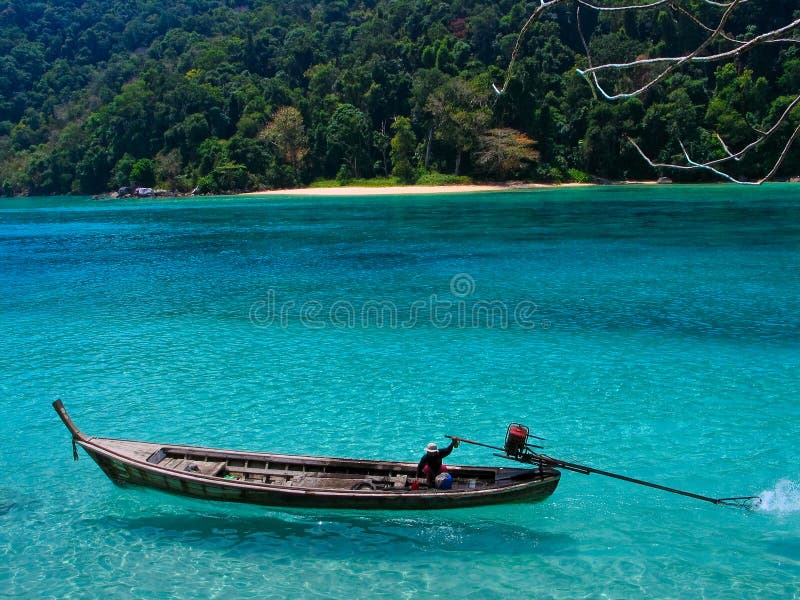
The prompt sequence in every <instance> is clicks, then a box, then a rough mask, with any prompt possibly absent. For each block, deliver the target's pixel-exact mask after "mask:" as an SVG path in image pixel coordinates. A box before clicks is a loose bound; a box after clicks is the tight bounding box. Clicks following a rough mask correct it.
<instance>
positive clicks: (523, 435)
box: [503, 423, 530, 457]
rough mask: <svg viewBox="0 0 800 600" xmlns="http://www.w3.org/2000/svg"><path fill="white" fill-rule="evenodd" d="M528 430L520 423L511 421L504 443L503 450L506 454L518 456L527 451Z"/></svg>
mask: <svg viewBox="0 0 800 600" xmlns="http://www.w3.org/2000/svg"><path fill="white" fill-rule="evenodd" d="M529 434H530V430H529V429H528V428H527V427H526V426H525V425H521V424H520V423H511V425H509V426H508V431H507V432H506V443H505V446H504V448H503V449H504V450H505V451H506V454H508V455H509V456H513V457H520V456H522V455H523V454H526V452H527V448H526V446H527V444H528V435H529Z"/></svg>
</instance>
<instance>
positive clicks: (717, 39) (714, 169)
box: [493, 0, 800, 184]
mask: <svg viewBox="0 0 800 600" xmlns="http://www.w3.org/2000/svg"><path fill="white" fill-rule="evenodd" d="M563 2H564V0H539V5H538V6H537V7H536V9H535V10H534V11H533V13H532V14H531V15H530V17H529V18H528V20H527V21H526V22H525V24H524V26H523V28H522V29H521V30H520V33H519V35H518V37H517V40H516V44H515V45H514V50H513V52H512V54H511V59H510V62H509V66H508V68H507V71H506V79H505V82H504V83H503V87H502V88H500V89H498V88H497V86H494V85H493V87H494V90H495V92H496V93H498V94H502V93H503V92H504V91H505V89H506V86H507V85H508V83H509V81H510V80H511V77H512V70H513V68H514V65H515V62H516V60H517V58H518V55H519V52H520V48H521V47H522V43H523V41H524V38H525V35H526V34H527V33H528V31H529V30H530V28H531V26H532V25H533V23H534V22H536V21H537V20H538V19H539V18H540V17H541V16H542V15H543V14H544V13H545V12H546V11H547V10H549V9H552V8H553V7H555V6H556V5H558V4H561V3H563ZM699 2H700V3H702V4H705V5H707V6H709V7H713V8H715V9H718V10H719V11H721V14H720V15H719V17H718V18H717V20H716V23H715V24H714V25H713V26H709V25H707V24H705V23H703V22H702V21H701V19H700V17H699V16H697V15H696V14H693V13H692V11H691V10H689V9H688V8H686V7H685V6H684V5H682V3H680V0H652V1H650V2H645V3H643V4H636V3H635V0H623V2H622V3H616V4H614V5H601V4H596V3H594V2H589V1H588V0H576V3H575V11H576V17H577V29H578V34H579V36H580V39H581V43H582V44H583V46H584V48H585V51H586V56H587V60H588V64H589V66H588V67H587V68H585V69H576V71H577V72H578V73H579V74H580V75H582V76H583V77H584V78H586V80H587V81H588V82H589V83H590V85H591V88H592V91H593V93H594V92H597V93H599V94H600V95H601V96H602V97H603V98H604V99H606V100H609V101H617V100H625V99H628V98H634V97H638V96H641V95H643V94H644V93H645V92H647V91H648V90H650V89H651V88H653V87H654V86H656V85H657V84H659V83H660V82H663V81H664V80H665V79H666V78H667V77H668V76H669V75H671V74H673V73H674V72H676V71H677V70H678V69H680V68H682V67H684V66H686V65H688V64H713V63H725V62H729V61H731V60H737V59H738V58H739V57H741V56H742V55H743V54H744V53H746V52H748V51H750V50H752V49H753V48H755V47H757V46H759V45H763V44H786V45H790V44H798V43H800V37H798V30H800V18H796V19H794V20H792V21H791V22H789V23H786V24H784V25H782V26H779V27H777V28H775V29H772V30H770V31H766V32H763V33H760V34H759V35H755V36H754V37H752V38H751V39H748V40H742V39H737V37H736V36H735V35H732V34H731V33H729V32H728V31H727V30H726V27H727V25H728V23H729V21H730V19H731V17H732V16H733V14H734V13H735V12H736V11H737V10H738V9H739V8H740V7H741V6H742V5H745V4H746V3H747V2H748V0H730V1H729V2H717V1H715V0H699ZM581 7H583V8H586V9H590V10H593V11H596V12H598V13H620V12H623V13H624V12H632V11H648V10H655V9H663V8H666V7H668V8H670V9H671V10H673V11H675V12H677V13H679V14H680V15H682V16H684V17H686V18H687V19H688V20H689V22H690V23H692V24H694V26H695V27H697V28H698V30H699V31H703V32H705V33H706V36H705V38H704V39H703V40H702V41H701V42H700V43H699V44H697V45H696V46H695V47H694V48H693V49H691V51H689V52H688V53H686V54H684V55H681V56H661V57H650V58H637V59H635V60H631V61H627V62H606V63H603V64H594V61H593V60H592V56H591V52H590V50H589V44H588V43H587V41H586V38H585V36H584V33H583V30H582V28H581V18H580V17H581V15H580V10H581ZM795 16H797V13H795ZM712 46H714V47H715V48H716V47H717V46H722V47H721V48H718V49H715V50H714V51H712V52H708V51H709V50H710V49H711V48H712ZM642 67H644V68H648V67H650V68H652V67H658V69H657V71H656V72H650V73H648V74H647V76H646V78H645V79H644V82H643V83H641V81H640V83H639V84H638V87H636V88H635V89H630V90H627V91H625V90H623V91H615V92H612V91H610V90H607V89H606V88H605V87H604V85H603V84H601V82H600V80H599V76H600V75H602V74H615V73H616V74H619V73H622V72H624V71H626V70H631V69H636V68H642ZM798 107H800V94H798V96H797V97H795V98H794V99H793V100H792V101H791V102H790V103H789V104H788V106H787V107H786V109H785V110H784V111H783V113H782V114H781V115H780V117H778V119H777V120H776V121H775V123H773V125H772V126H771V127H769V128H768V129H763V128H761V129H759V128H757V127H752V129H753V132H754V134H755V138H754V139H753V141H751V142H750V143H748V144H746V145H745V146H744V147H743V148H741V149H740V150H738V151H735V152H734V151H732V150H731V149H730V148H729V146H728V144H727V143H726V142H725V140H723V138H722V136H720V135H719V134H718V133H715V134H714V135H715V137H716V139H717V141H718V142H719V144H720V146H721V148H722V150H723V152H724V156H723V157H721V158H714V159H710V160H695V159H693V158H692V157H691V155H690V153H689V152H688V151H687V149H686V147H685V145H684V143H683V141H682V140H678V142H679V144H680V146H681V149H682V151H683V155H684V159H685V162H686V164H673V163H661V162H656V161H654V160H652V159H651V158H650V157H649V156H648V155H647V153H645V152H644V151H643V150H642V148H641V147H640V146H639V145H638V144H637V143H636V142H635V141H634V140H632V139H631V138H627V140H628V142H629V143H630V144H632V145H633V147H634V148H635V149H636V150H637V151H638V153H639V154H640V155H641V156H642V158H643V159H644V160H645V161H646V162H647V163H648V164H649V165H650V166H651V167H653V168H660V169H676V170H684V171H687V170H688V171H691V170H705V171H708V172H711V173H713V174H714V175H716V176H718V177H721V178H724V179H727V180H729V181H734V182H736V183H755V184H760V183H762V182H764V181H767V180H769V179H770V178H772V177H774V176H775V174H776V173H777V172H778V170H779V169H780V167H781V165H782V164H783V163H784V160H785V159H786V156H787V154H788V153H789V151H790V149H791V148H792V146H793V144H794V142H795V141H796V139H797V137H798V135H800V125H798V126H797V127H795V128H794V131H793V132H792V133H791V135H789V136H788V137H787V139H786V141H785V143H784V145H783V148H782V150H781V151H780V152H779V153H778V155H777V157H776V158H775V159H774V162H773V163H772V167H771V168H770V169H769V171H768V172H767V173H766V174H765V175H764V176H763V177H761V178H760V179H759V180H758V181H756V182H746V181H744V180H742V179H741V178H738V177H736V176H734V175H732V174H731V172H729V171H728V170H726V168H727V165H728V164H733V163H738V162H741V161H743V160H744V158H745V156H746V155H747V153H748V152H750V151H751V150H753V149H755V148H757V147H759V146H762V145H763V144H764V142H766V141H767V140H768V139H770V138H772V137H773V136H774V135H775V134H776V133H778V132H779V131H784V130H785V127H783V125H785V124H786V123H787V122H788V121H789V119H790V117H791V116H792V115H795V114H797V113H798V112H800V109H798Z"/></svg>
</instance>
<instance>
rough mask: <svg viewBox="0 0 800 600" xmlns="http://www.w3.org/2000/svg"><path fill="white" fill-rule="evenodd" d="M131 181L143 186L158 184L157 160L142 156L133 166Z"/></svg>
mask: <svg viewBox="0 0 800 600" xmlns="http://www.w3.org/2000/svg"><path fill="white" fill-rule="evenodd" d="M131 181H132V182H134V183H136V184H137V185H139V186H142V187H152V186H154V185H155V184H156V161H154V160H153V159H152V158H140V159H139V160H137V161H136V162H135V163H133V166H132V167H131Z"/></svg>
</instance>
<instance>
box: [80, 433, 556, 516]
mask: <svg viewBox="0 0 800 600" xmlns="http://www.w3.org/2000/svg"><path fill="white" fill-rule="evenodd" d="M79 444H80V445H81V446H82V447H83V448H84V450H86V452H87V454H88V455H89V456H90V457H91V458H92V459H93V460H94V461H95V462H96V463H97V465H98V466H99V467H100V468H101V469H102V471H103V472H104V473H105V474H106V476H107V477H108V478H109V479H111V481H113V482H114V483H116V484H117V485H121V486H127V485H135V486H142V487H147V488H151V489H155V490H160V491H163V492H168V493H171V494H177V495H180V496H187V497H191V498H199V499H203V500H213V501H219V502H238V503H244V504H255V505H260V506H274V507H285V508H322V509H368V510H374V509H378V510H430V509H448V508H468V507H474V506H485V505H492V504H506V503H523V502H538V501H542V500H544V499H546V498H547V497H549V496H550V495H551V494H552V493H553V492H554V491H555V489H556V487H557V486H558V482H559V479H560V473H559V472H558V471H555V470H552V469H550V470H546V471H544V472H543V473H542V474H541V477H536V478H534V479H531V480H529V481H524V482H521V483H519V484H517V485H513V486H508V487H504V488H497V489H489V490H479V491H445V490H427V489H426V490H410V489H409V490H399V491H382V490H372V489H367V490H363V491H353V490H346V491H331V490H314V489H303V488H297V489H292V488H284V487H267V486H264V485H263V484H253V483H248V482H239V481H230V480H226V479H221V478H219V477H211V476H204V475H201V474H191V475H190V474H183V473H178V472H165V471H164V470H158V469H154V468H152V467H149V466H144V465H141V464H139V465H137V464H135V463H134V462H132V461H130V460H126V459H124V458H121V457H119V456H114V455H113V454H110V453H108V452H104V451H102V450H101V449H98V448H97V447H93V446H92V445H90V444H86V443H80V442H79Z"/></svg>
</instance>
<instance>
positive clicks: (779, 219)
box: [0, 185, 800, 598]
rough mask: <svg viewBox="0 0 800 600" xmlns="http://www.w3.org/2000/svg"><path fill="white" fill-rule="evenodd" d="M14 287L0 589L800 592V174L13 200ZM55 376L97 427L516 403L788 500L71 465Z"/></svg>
mask: <svg viewBox="0 0 800 600" xmlns="http://www.w3.org/2000/svg"><path fill="white" fill-rule="evenodd" d="M0 290H2V294H1V295H0V344H2V346H0V348H2V351H0V373H2V377H1V378H0V398H2V400H1V402H2V407H3V413H4V416H3V419H2V422H1V423H0V434H1V435H2V440H3V444H2V448H1V449H0V553H2V561H0V595H3V596H6V597H11V596H14V597H30V598H39V597H53V598H70V597H80V598H87V597H98V596H100V595H101V594H102V595H108V596H110V597H135V598H160V597H164V598H183V597H187V598H189V597H220V598H251V597H258V598H263V597H276V598H278V597H279V598H341V597H344V596H349V597H354V598H360V597H386V598H411V597H417V596H418V595H420V594H421V593H424V594H425V595H426V597H452V596H456V597H468V598H519V597H536V598H577V597H589V598H595V597H610V598H630V597H648V598H699V597H706V598H796V597H798V595H800V467H799V466H798V461H797V456H798V454H797V439H798V435H799V434H800V402H798V391H799V387H800V386H798V382H800V187H798V186H792V185H769V186H766V187H761V188H757V189H753V188H745V187H732V186H713V187H711V186H710V187H661V186H658V187H609V188H580V189H560V190H540V191H539V190H537V191H526V192H509V193H500V194H488V195H457V196H445V197H424V196H423V197H407V198H395V197H379V198H361V199H354V198H343V199H342V198H336V199H298V198H288V197H286V198H282V197H272V198H269V199H267V198H206V199H184V200H156V201H118V202H117V201H92V200H89V199H76V198H55V199H13V200H12V199H2V200H0ZM56 398H62V399H63V400H64V402H65V404H66V406H67V408H68V409H69V410H70V412H71V414H72V416H73V417H74V418H75V420H76V421H77V423H78V425H79V426H80V427H81V428H82V429H83V430H84V431H85V432H88V433H90V434H95V435H105V436H115V437H126V438H131V439H144V440H150V441H162V442H183V443H193V444H200V445H209V446H223V447H237V448H247V449H254V450H275V451H281V452H292V453H295V452H296V453H314V454H327V455H343V456H354V457H363V458H386V459H399V460H416V459H417V458H418V457H419V455H420V454H421V452H422V449H423V448H424V446H425V444H426V443H427V442H429V441H437V442H439V443H443V442H445V441H446V439H445V438H444V435H445V434H452V435H460V436H464V437H468V438H472V439H476V440H481V441H484V442H488V443H494V444H499V443H502V439H503V436H504V433H505V427H506V425H507V424H508V423H509V422H512V421H520V422H523V423H526V424H528V425H529V426H530V427H531V428H532V429H533V430H534V431H535V432H536V433H537V434H539V435H542V436H544V437H546V438H547V442H546V446H547V452H548V453H550V454H551V455H554V456H558V457H560V458H563V459H565V460H571V461H575V462H579V463H584V464H589V465H592V466H595V467H598V468H604V469H607V470H611V471H618V472H622V473H626V474H629V475H631V476H634V477H640V478H644V479H649V480H653V481H657V482H660V483H663V484H666V485H670V486H675V487H680V488H684V489H689V490H691V491H694V492H697V493H700V494H705V495H710V496H728V495H740V494H746V495H749V494H758V495H760V496H761V497H762V499H763V503H762V506H761V508H760V509H759V510H756V511H752V512H745V511H741V510H737V509H728V508H722V507H718V506H714V505H712V504H709V503H705V502H700V501H697V500H692V499H688V498H683V497H680V496H675V495H671V494H666V493H664V492H660V491H657V490H651V489H647V488H643V487H639V486H634V485H631V484H628V483H624V482H620V481H615V480H611V479H607V478H603V477H600V476H596V475H592V476H584V475H580V474H577V473H568V472H567V473H565V474H564V476H563V479H562V483H561V485H560V487H559V489H558V490H557V491H556V493H555V495H553V496H552V497H551V498H550V499H549V500H547V501H546V502H544V503H541V504H535V505H517V506H505V507H487V508H480V509H472V510H463V511H445V512H427V513H426V512H413V513H389V512H384V513H353V512H331V511H304V512H281V511H272V510H268V509H259V508H254V507H239V506H227V505H218V504H210V503H205V502H200V501H191V500H184V499H179V498H174V497H171V496H167V495H163V494H159V493H156V492H148V491H143V490H135V489H121V488H117V487H115V486H114V485H112V484H111V483H110V482H109V481H108V480H107V479H106V478H105V477H104V475H103V474H102V473H101V471H100V470H99V469H98V468H97V467H96V466H95V465H94V463H92V462H91V461H90V460H89V459H88V458H87V457H86V455H85V454H82V456H81V460H80V461H79V462H77V463H74V462H73V461H72V453H71V449H70V444H69V437H68V435H67V432H66V430H64V428H63V426H62V425H61V423H60V421H59V420H58V418H57V417H56V415H55V413H54V412H53V410H52V408H51V406H50V403H51V402H52V401H53V400H54V399H56ZM451 460H452V461H453V462H455V461H458V462H467V463H474V464H482V463H493V464H494V463H496V461H499V460H500V459H497V458H495V457H493V456H492V455H491V452H490V451H487V450H485V449H481V448H478V447H470V446H462V447H461V448H459V449H458V450H456V452H455V454H454V455H453V457H452V458H451Z"/></svg>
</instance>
